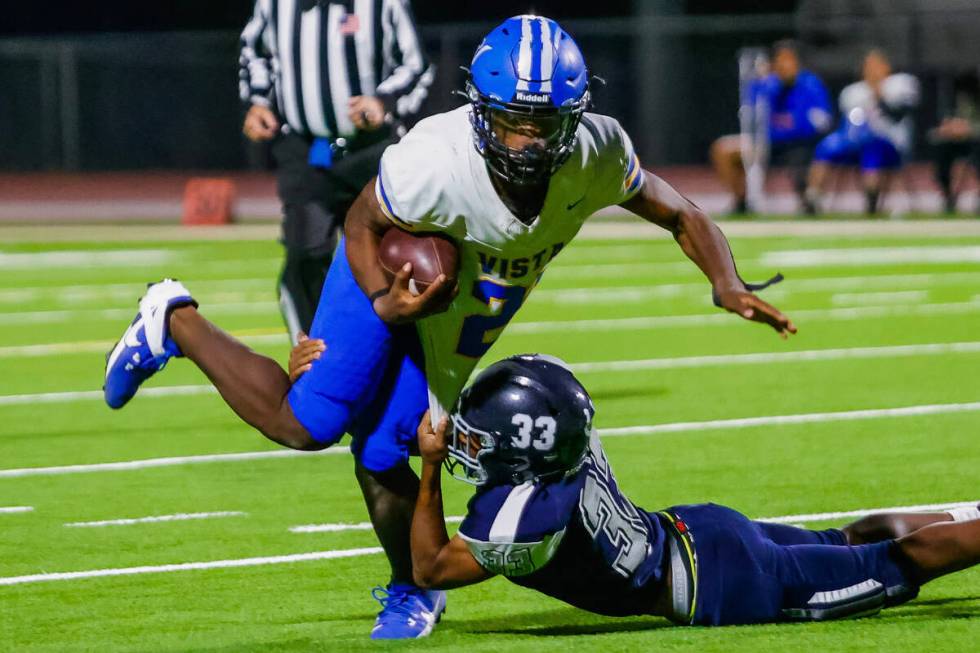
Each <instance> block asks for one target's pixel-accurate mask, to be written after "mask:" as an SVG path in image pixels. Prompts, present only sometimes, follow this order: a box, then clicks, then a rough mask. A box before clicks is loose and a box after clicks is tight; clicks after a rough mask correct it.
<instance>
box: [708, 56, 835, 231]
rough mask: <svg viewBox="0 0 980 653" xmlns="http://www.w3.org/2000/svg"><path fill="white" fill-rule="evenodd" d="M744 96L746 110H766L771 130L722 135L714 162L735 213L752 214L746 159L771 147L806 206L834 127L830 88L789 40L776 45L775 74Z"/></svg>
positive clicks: (715, 145) (713, 153)
mask: <svg viewBox="0 0 980 653" xmlns="http://www.w3.org/2000/svg"><path fill="white" fill-rule="evenodd" d="M744 95H745V96H746V97H743V98H742V104H743V107H745V106H748V107H756V108H759V109H761V110H762V111H764V112H765V114H764V115H765V128H764V129H762V130H759V133H754V130H753V131H750V133H743V134H731V135H728V136H722V137H721V138H719V139H718V140H716V141H715V142H714V143H713V144H712V146H711V162H712V164H713V165H714V167H715V170H716V171H717V173H718V176H719V177H720V178H721V180H722V182H723V183H724V184H725V186H726V187H727V188H728V189H729V190H730V191H731V192H732V194H733V195H734V200H735V201H734V213H745V212H746V211H747V206H746V183H745V176H746V175H745V162H744V161H743V154H744V153H745V152H746V150H747V149H748V150H749V151H754V152H755V154H754V157H757V156H758V151H759V150H760V149H767V150H768V154H769V157H768V158H769V161H770V162H771V163H773V164H776V165H784V166H786V167H788V168H790V170H791V172H792V174H793V185H794V190H795V191H796V193H797V196H798V197H799V198H800V200H801V203H802V199H803V194H804V191H805V190H806V174H807V167H808V166H809V164H810V159H811V157H812V156H813V150H814V148H815V147H816V144H817V143H818V142H819V141H820V139H821V138H822V137H823V136H824V135H825V134H826V133H827V132H828V130H829V129H830V128H831V125H832V117H831V104H830V95H829V94H828V93H827V88H826V87H825V86H824V83H823V82H822V81H821V80H820V78H819V77H817V76H816V75H815V74H814V73H812V72H810V71H808V70H805V69H803V65H802V62H801V60H800V52H799V46H798V45H797V44H796V43H795V42H793V41H788V40H786V41H778V42H776V43H775V44H774V45H773V46H772V72H771V73H769V74H768V75H766V76H764V77H761V78H760V79H757V80H755V82H753V83H752V84H750V85H749V86H748V88H747V91H746V93H745V94H744Z"/></svg>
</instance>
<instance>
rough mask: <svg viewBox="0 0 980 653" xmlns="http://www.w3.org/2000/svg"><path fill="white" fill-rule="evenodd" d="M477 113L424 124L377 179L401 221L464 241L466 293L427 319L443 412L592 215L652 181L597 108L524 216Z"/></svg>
mask: <svg viewBox="0 0 980 653" xmlns="http://www.w3.org/2000/svg"><path fill="white" fill-rule="evenodd" d="M469 114H470V107H469V105H465V106H462V107H460V108H458V109H456V110H454V111H449V112H447V113H442V114H438V115H435V116H431V117H429V118H426V119H425V120H423V121H421V122H419V123H418V124H417V125H416V126H415V127H414V128H413V129H412V130H411V131H409V132H408V134H407V135H406V136H405V137H404V138H402V140H401V141H400V142H398V143H397V144H395V145H392V146H390V147H389V148H388V149H387V150H385V153H384V155H383V156H382V157H381V166H380V170H379V173H378V180H377V183H376V186H375V190H376V193H377V197H378V202H379V204H380V205H381V208H382V210H383V211H384V212H385V214H387V216H388V217H389V219H391V221H392V222H394V223H395V225H397V226H398V227H400V228H402V229H407V230H409V231H413V232H441V233H444V234H446V235H447V236H448V237H450V238H451V239H452V240H453V241H454V242H455V243H456V245H457V247H458V248H459V253H460V271H459V295H458V296H457V297H456V299H455V300H453V302H452V304H451V305H450V306H449V309H448V310H447V311H445V312H444V313H440V314H437V315H432V316H430V317H427V318H425V319H423V320H420V321H419V323H418V330H419V336H420V338H421V340H422V345H423V347H424V349H425V362H426V378H427V380H428V382H429V390H430V406H431V407H432V408H433V411H434V412H435V413H437V414H439V411H440V408H442V409H451V408H452V407H453V404H454V403H455V401H456V397H457V396H458V395H459V392H460V390H462V389H463V386H464V385H465V384H466V381H467V379H468V378H469V376H470V374H471V373H472V371H473V369H474V368H475V367H476V364H477V362H478V361H479V360H480V358H481V357H482V356H483V354H484V353H486V351H487V350H488V349H489V348H490V346H491V345H492V344H493V343H494V341H496V339H497V337H498V336H499V335H500V333H501V331H503V329H504V327H506V326H507V323H508V322H510V320H511V318H512V317H513V316H514V313H516V312H517V310H518V309H519V308H520V307H521V304H523V303H524V301H525V300H526V299H527V295H528V293H529V292H530V291H531V289H532V288H534V286H535V284H536V283H537V282H538V280H539V279H540V278H541V274H542V273H543V272H544V269H545V267H547V265H548V263H550V262H551V261H552V260H554V258H555V257H556V256H557V255H558V254H559V252H561V250H562V249H563V248H564V247H565V246H566V245H568V242H569V241H570V240H571V239H572V238H574V237H575V234H576V233H578V230H579V229H580V228H581V227H582V224H583V223H584V222H585V220H586V218H588V217H589V216H590V215H592V214H593V213H595V212H596V211H598V210H599V209H602V208H605V207H607V206H612V205H614V204H619V203H621V202H624V201H626V200H628V199H629V198H631V197H632V196H633V195H635V194H636V193H637V192H638V191H639V189H640V187H641V186H642V184H643V175H642V174H641V170H640V164H639V161H638V160H637V158H636V154H634V152H633V145H632V143H631V142H630V139H629V137H628V136H627V135H626V133H625V132H624V131H623V129H622V127H620V125H619V123H618V122H617V121H616V120H614V119H613V118H609V117H607V116H601V115H596V114H589V113H587V114H585V115H584V116H583V118H582V121H581V124H580V125H579V127H578V131H577V134H576V135H577V140H576V144H575V148H574V151H573V153H572V155H571V157H570V158H569V160H568V161H567V162H566V163H565V164H564V165H563V166H562V167H561V168H560V169H559V170H558V172H556V173H555V174H554V176H552V178H551V181H550V185H549V187H548V194H547V196H546V198H545V202H544V207H543V208H542V209H541V213H540V215H539V216H538V217H537V218H535V219H534V221H533V222H531V223H530V224H524V223H523V222H521V221H520V220H518V219H517V217H515V216H514V215H513V214H512V213H511V212H510V210H509V209H508V208H507V206H506V205H505V204H504V203H503V201H502V200H501V199H500V197H499V196H498V195H497V192H496V190H494V187H493V185H492V183H491V181H490V173H489V171H488V170H487V167H486V163H485V162H484V160H483V158H482V157H481V156H480V153H479V152H477V151H476V148H475V146H474V142H473V130H472V127H471V126H470V121H469Z"/></svg>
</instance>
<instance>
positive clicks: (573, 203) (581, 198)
mask: <svg viewBox="0 0 980 653" xmlns="http://www.w3.org/2000/svg"><path fill="white" fill-rule="evenodd" d="M584 199H585V195H583V196H582V197H580V198H578V199H577V200H575V201H574V202H572V203H571V204H569V205H568V210H569V211H571V210H572V209H574V208H575V207H576V206H578V205H579V204H581V203H582V200H584Z"/></svg>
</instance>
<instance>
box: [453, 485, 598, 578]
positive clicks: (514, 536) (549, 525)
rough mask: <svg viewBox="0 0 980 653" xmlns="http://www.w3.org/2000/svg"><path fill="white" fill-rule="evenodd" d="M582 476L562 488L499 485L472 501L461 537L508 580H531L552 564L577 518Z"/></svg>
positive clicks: (485, 564)
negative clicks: (568, 527) (548, 564)
mask: <svg viewBox="0 0 980 653" xmlns="http://www.w3.org/2000/svg"><path fill="white" fill-rule="evenodd" d="M581 481H582V476H581V475H576V476H575V477H572V478H570V479H566V480H564V481H561V482H558V483H537V484H536V483H533V482H530V481H529V482H527V483H522V484H521V485H498V486H495V487H491V488H486V489H484V490H480V491H479V492H477V494H476V495H474V496H473V498H472V499H470V502H469V505H468V506H467V512H466V518H465V519H464V520H463V523H462V524H461V525H460V527H459V535H460V537H462V538H463V539H464V540H466V543H467V544H468V545H469V548H470V552H471V553H472V554H473V557H475V558H476V560H477V562H479V563H480V565H481V566H483V567H484V568H485V569H487V570H488V571H490V572H492V573H495V574H502V575H504V576H525V575H527V574H530V573H532V572H534V571H535V570H537V569H540V568H541V567H542V566H543V565H545V564H546V563H547V562H548V561H549V560H551V558H552V556H553V555H554V553H555V551H556V550H557V549H558V545H559V544H560V543H561V541H562V538H563V537H564V535H565V528H566V527H567V526H568V523H569V521H570V520H571V519H572V518H573V516H574V514H575V510H576V506H577V504H578V499H579V492H580V490H581Z"/></svg>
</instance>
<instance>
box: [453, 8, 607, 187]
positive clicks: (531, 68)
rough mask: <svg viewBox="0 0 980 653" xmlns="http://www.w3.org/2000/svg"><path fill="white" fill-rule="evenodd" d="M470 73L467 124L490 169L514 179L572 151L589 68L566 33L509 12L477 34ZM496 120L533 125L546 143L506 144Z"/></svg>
mask: <svg viewBox="0 0 980 653" xmlns="http://www.w3.org/2000/svg"><path fill="white" fill-rule="evenodd" d="M469 73H470V75H469V79H468V80H467V83H466V96H467V98H468V99H469V101H470V104H471V105H472V106H473V111H472V112H471V113H470V122H471V123H472V125H473V130H474V138H475V142H476V149H477V151H478V152H479V153H480V155H481V156H483V158H484V159H486V162H487V167H488V168H489V169H490V171H491V172H492V173H493V174H494V175H496V176H498V177H500V178H501V179H504V180H505V181H507V182H510V183H513V184H519V185H529V184H534V183H540V182H542V181H544V180H546V179H547V178H548V177H550V176H551V175H553V174H554V173H555V172H557V170H558V168H560V167H561V166H562V164H563V163H565V161H567V160H568V157H569V156H571V154H572V149H573V148H574V146H575V130H576V129H577V128H578V124H579V121H580V120H581V118H582V114H583V113H584V112H585V110H586V109H587V108H588V106H589V98H590V95H589V73H588V70H586V67H585V60H584V59H583V57H582V52H581V50H579V47H578V45H576V44H575V41H574V40H573V39H572V37H571V36H569V35H568V33H567V32H565V30H563V29H562V28H561V27H560V26H559V25H558V23H556V22H555V21H553V20H551V19H550V18H543V17H541V16H514V17H513V18H508V19H507V20H505V21H504V22H503V23H501V24H500V25H498V26H497V27H496V28H495V29H494V30H493V31H492V32H490V33H489V34H488V35H487V37H486V38H485V39H483V42H482V43H481V44H480V47H478V48H477V50H476V54H475V55H473V61H472V63H471V64H470V70H469ZM495 121H505V124H506V123H513V122H515V121H523V122H524V123H533V124H534V125H535V127H536V128H537V130H536V131H537V132H538V134H537V135H539V136H540V137H541V138H542V139H543V140H544V141H545V143H546V145H544V146H532V147H525V148H523V149H520V150H517V149H513V148H510V147H507V145H505V144H504V143H502V142H501V141H500V139H499V138H498V137H497V136H496V134H495V133H494V129H493V127H494V123H495Z"/></svg>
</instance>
